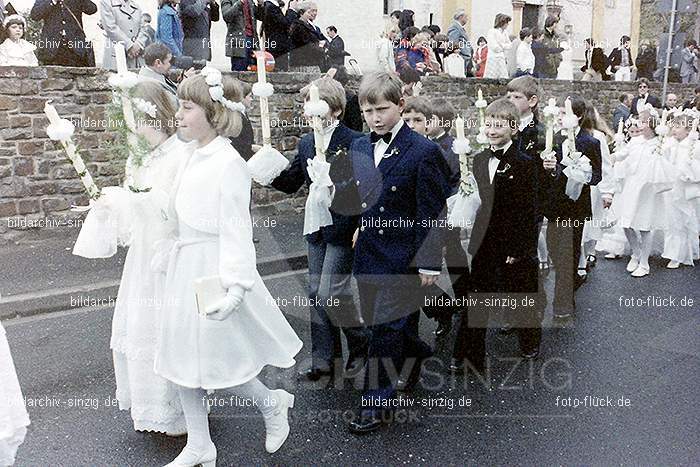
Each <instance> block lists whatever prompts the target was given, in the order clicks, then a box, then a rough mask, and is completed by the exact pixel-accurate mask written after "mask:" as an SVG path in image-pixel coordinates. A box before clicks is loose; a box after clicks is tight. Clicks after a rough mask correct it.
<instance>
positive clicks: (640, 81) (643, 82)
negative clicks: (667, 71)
mask: <svg viewBox="0 0 700 467" xmlns="http://www.w3.org/2000/svg"><path fill="white" fill-rule="evenodd" d="M642 84H646V85H647V87H649V80H648V79H646V78H639V79H638V80H637V87H639V86H640V85H642Z"/></svg>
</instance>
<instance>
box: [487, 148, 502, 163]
mask: <svg viewBox="0 0 700 467" xmlns="http://www.w3.org/2000/svg"><path fill="white" fill-rule="evenodd" d="M490 151H491V157H495V158H496V159H498V160H499V161H500V160H501V159H502V158H503V155H504V154H505V151H504V150H503V149H496V150H493V149H490Z"/></svg>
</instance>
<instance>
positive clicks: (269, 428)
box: [263, 389, 294, 454]
mask: <svg viewBox="0 0 700 467" xmlns="http://www.w3.org/2000/svg"><path fill="white" fill-rule="evenodd" d="M272 392H273V393H274V396H275V401H276V402H277V405H276V407H275V411H274V412H273V413H272V414H270V415H263V418H264V419H265V432H266V435H265V450H267V452H269V453H270V454H272V453H273V452H277V450H278V449H279V448H281V447H282V445H283V444H284V442H285V441H287V437H288V436H289V419H288V417H287V412H288V411H289V409H291V408H292V407H294V396H293V395H292V394H289V393H288V392H287V391H285V390H284V389H276V390H274V391H272Z"/></svg>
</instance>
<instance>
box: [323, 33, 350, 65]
mask: <svg viewBox="0 0 700 467" xmlns="http://www.w3.org/2000/svg"><path fill="white" fill-rule="evenodd" d="M346 55H349V54H348V53H347V52H346V51H345V42H344V41H343V38H342V37H340V36H335V37H334V38H333V40H330V41H329V42H327V43H326V66H327V68H333V67H341V66H345V56H346Z"/></svg>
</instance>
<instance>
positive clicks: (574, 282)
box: [542, 96, 602, 319]
mask: <svg viewBox="0 0 700 467" xmlns="http://www.w3.org/2000/svg"><path fill="white" fill-rule="evenodd" d="M570 99H571V107H572V110H573V112H574V114H575V115H576V117H577V118H578V119H579V126H578V127H577V128H576V129H575V132H576V152H579V153H581V154H582V155H583V156H586V157H587V158H588V159H589V160H590V165H591V168H592V174H591V179H590V181H589V182H588V183H587V184H585V185H583V188H582V189H581V192H580V194H579V195H578V197H576V199H572V198H571V197H570V196H569V195H567V194H566V188H567V182H568V180H569V179H568V177H567V175H566V174H565V173H564V170H565V169H566V167H565V166H564V165H562V163H561V161H562V157H563V151H564V150H565V149H564V148H565V147H568V146H567V145H566V142H565V141H563V140H561V139H559V141H557V142H555V149H556V160H555V159H552V158H546V159H545V160H544V162H543V164H542V165H543V167H544V169H545V170H546V171H547V172H548V175H547V176H545V179H544V180H545V181H546V183H547V190H548V193H549V195H548V197H547V199H546V204H545V206H544V214H545V216H546V217H547V219H548V220H549V223H548V225H547V248H548V249H549V255H550V256H551V258H552V262H553V263H554V267H555V269H556V276H555V281H554V300H553V309H554V318H555V319H568V318H570V317H571V316H572V315H573V313H574V311H575V310H576V300H575V297H574V296H575V293H576V290H577V289H578V288H579V287H580V286H581V284H583V281H584V279H583V278H582V277H581V276H579V275H578V273H577V270H578V263H579V256H580V254H581V238H582V237H583V226H584V224H585V222H586V219H587V218H590V216H591V189H590V187H591V186H593V185H597V184H598V182H600V180H601V178H602V172H601V170H602V168H601V167H602V166H601V164H602V162H601V156H600V143H599V142H598V140H597V139H595V138H594V137H593V134H592V133H591V130H592V128H593V127H592V125H593V122H592V121H590V120H589V119H588V118H584V117H585V115H586V101H585V100H584V99H583V98H582V97H579V96H571V97H570ZM567 151H568V150H567Z"/></svg>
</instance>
